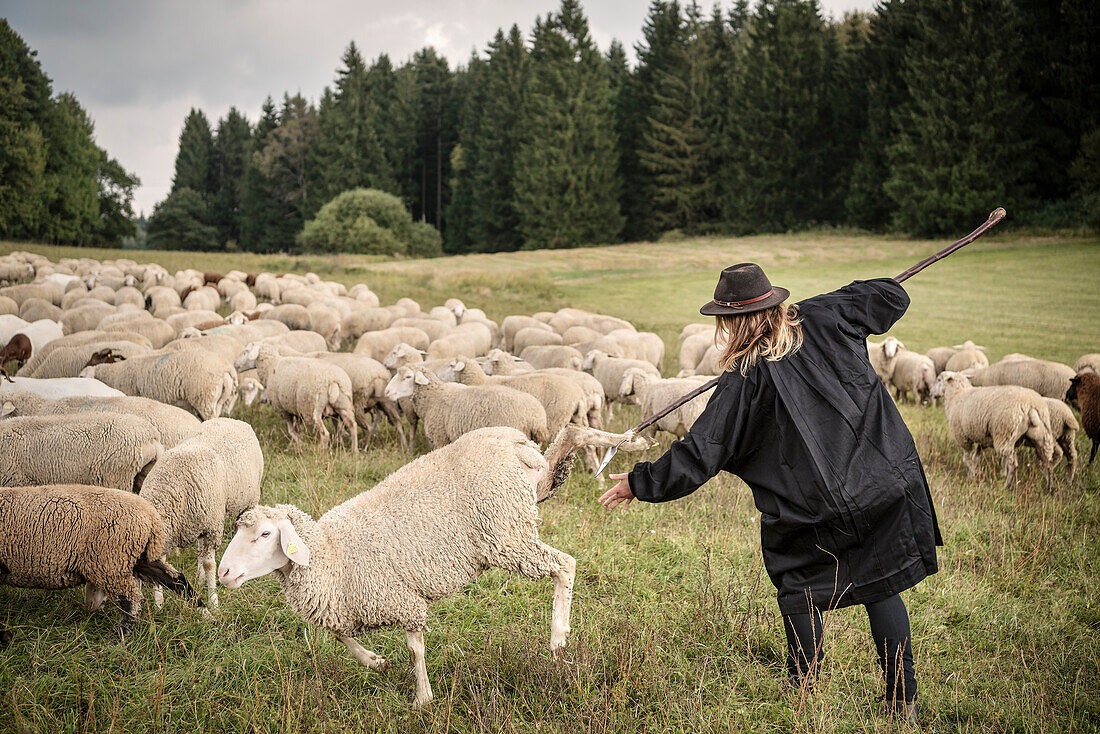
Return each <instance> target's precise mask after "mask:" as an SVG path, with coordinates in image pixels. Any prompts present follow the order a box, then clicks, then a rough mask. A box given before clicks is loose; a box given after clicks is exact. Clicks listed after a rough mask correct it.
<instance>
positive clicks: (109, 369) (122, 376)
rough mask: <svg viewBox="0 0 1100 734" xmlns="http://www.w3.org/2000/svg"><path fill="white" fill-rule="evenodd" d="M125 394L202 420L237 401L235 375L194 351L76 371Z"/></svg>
mask: <svg viewBox="0 0 1100 734" xmlns="http://www.w3.org/2000/svg"><path fill="white" fill-rule="evenodd" d="M80 376H81V377H94V378H95V379H97V380H100V381H102V382H104V383H106V384H108V385H110V386H111V387H114V388H117V389H119V390H121V391H122V392H124V393H125V394H127V395H140V396H142V397H146V398H152V399H153V400H159V401H160V402H162V403H168V404H169V405H175V406H178V407H180V408H183V409H185V410H189V411H191V412H192V413H194V414H195V415H197V416H198V417H199V418H202V419H203V420H210V419H211V418H217V417H218V416H219V415H225V414H228V413H229V411H231V410H232V409H233V404H234V403H235V402H236V400H237V387H238V385H237V372H236V370H234V369H233V365H232V364H230V363H229V362H227V361H225V360H224V359H222V358H221V357H219V356H218V355H216V354H213V353H210V352H206V351H204V350H198V349H186V350H180V351H174V352H164V353H153V354H144V355H138V356H136V357H130V358H129V359H124V360H121V361H118V362H114V363H104V364H93V365H89V366H88V367H85V368H84V369H83V370H82V371H81V372H80Z"/></svg>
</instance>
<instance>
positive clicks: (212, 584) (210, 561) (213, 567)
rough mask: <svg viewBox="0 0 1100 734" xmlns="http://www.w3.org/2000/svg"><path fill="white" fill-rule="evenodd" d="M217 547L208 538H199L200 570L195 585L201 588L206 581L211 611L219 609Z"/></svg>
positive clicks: (207, 597)
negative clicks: (215, 560) (215, 558)
mask: <svg viewBox="0 0 1100 734" xmlns="http://www.w3.org/2000/svg"><path fill="white" fill-rule="evenodd" d="M215 547H216V544H215V543H212V542H211V541H209V540H207V538H206V537H200V538H199V547H198V552H199V553H198V555H199V562H198V566H199V568H198V579H197V580H196V582H195V583H196V584H197V585H198V586H199V587H200V588H201V587H202V584H203V582H204V581H205V583H206V599H207V603H208V604H209V605H210V608H211V609H217V608H218V572H217V567H218V566H217V564H216V563H215V562H214V549H215Z"/></svg>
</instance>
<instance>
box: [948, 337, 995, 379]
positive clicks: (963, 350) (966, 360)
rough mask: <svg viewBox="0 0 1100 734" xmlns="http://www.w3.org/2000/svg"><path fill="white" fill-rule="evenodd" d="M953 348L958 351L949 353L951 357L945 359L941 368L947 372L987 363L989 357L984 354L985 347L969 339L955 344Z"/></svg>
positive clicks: (959, 370) (983, 365)
mask: <svg viewBox="0 0 1100 734" xmlns="http://www.w3.org/2000/svg"><path fill="white" fill-rule="evenodd" d="M954 349H957V350H958V351H957V352H955V354H953V355H951V359H949V360H947V364H946V365H944V368H943V369H944V370H947V371H948V372H962V371H963V370H968V369H970V368H971V367H985V366H986V365H988V364H989V358H988V357H986V356H985V347H980V346H978V345H977V344H975V343H974V342H972V341H970V340H969V339H968V340H967V341H965V342H963V343H962V344H956V345H955V346H954ZM940 371H941V372H942V371H943V370H940Z"/></svg>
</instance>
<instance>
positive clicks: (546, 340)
mask: <svg viewBox="0 0 1100 734" xmlns="http://www.w3.org/2000/svg"><path fill="white" fill-rule="evenodd" d="M573 328H585V327H573ZM589 331H591V329H589ZM564 343H565V341H564V340H563V339H562V337H561V335H559V334H558V333H557V332H554V331H550V330H549V329H533V328H531V327H530V326H528V327H525V328H523V329H520V330H519V331H517V332H516V335H515V336H514V337H513V338H512V344H513V346H512V349H513V351H515V352H522V351H523V350H524V349H526V348H527V347H534V346H543V345H547V344H550V345H557V344H564Z"/></svg>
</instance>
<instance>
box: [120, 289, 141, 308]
mask: <svg viewBox="0 0 1100 734" xmlns="http://www.w3.org/2000/svg"><path fill="white" fill-rule="evenodd" d="M115 305H116V306H124V305H130V306H135V307H137V308H145V294H144V293H142V292H141V291H139V290H138V289H137V288H134V287H133V286H123V287H122V288H119V289H118V293H115Z"/></svg>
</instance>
